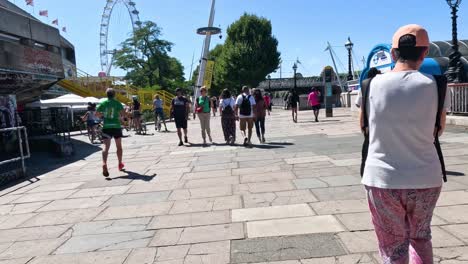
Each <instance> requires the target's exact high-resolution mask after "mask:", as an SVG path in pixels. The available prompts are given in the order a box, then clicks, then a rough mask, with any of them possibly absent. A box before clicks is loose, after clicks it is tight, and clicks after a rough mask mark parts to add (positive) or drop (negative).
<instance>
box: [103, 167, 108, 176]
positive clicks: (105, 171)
mask: <svg viewBox="0 0 468 264" xmlns="http://www.w3.org/2000/svg"><path fill="white" fill-rule="evenodd" d="M102 175H103V176H104V177H109V170H108V169H107V165H103V166H102Z"/></svg>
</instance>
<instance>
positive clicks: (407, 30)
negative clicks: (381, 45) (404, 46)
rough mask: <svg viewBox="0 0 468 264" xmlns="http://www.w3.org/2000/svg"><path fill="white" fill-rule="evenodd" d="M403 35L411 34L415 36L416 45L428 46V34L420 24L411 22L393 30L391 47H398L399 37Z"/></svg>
mask: <svg viewBox="0 0 468 264" xmlns="http://www.w3.org/2000/svg"><path fill="white" fill-rule="evenodd" d="M404 35H413V36H415V37H416V47H429V35H428V34H427V31H426V30H425V29H424V28H423V27H421V26H420V25H416V24H411V25H406V26H402V27H401V28H399V29H398V30H397V32H395V35H393V40H392V48H394V49H398V44H399V42H400V38H401V37H403V36H404Z"/></svg>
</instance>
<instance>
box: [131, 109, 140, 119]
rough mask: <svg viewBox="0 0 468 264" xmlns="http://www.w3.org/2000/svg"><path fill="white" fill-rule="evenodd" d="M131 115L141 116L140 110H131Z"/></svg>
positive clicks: (134, 116)
mask: <svg viewBox="0 0 468 264" xmlns="http://www.w3.org/2000/svg"><path fill="white" fill-rule="evenodd" d="M132 116H133V118H140V116H141V112H140V111H137V110H135V111H133V112H132Z"/></svg>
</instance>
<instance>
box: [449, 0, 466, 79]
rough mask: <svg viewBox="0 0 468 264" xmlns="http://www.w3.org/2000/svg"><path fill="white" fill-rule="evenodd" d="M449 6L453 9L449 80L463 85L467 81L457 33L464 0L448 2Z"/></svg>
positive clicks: (450, 0)
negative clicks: (459, 9)
mask: <svg viewBox="0 0 468 264" xmlns="http://www.w3.org/2000/svg"><path fill="white" fill-rule="evenodd" d="M446 1H447V4H448V5H449V6H450V8H451V9H452V50H453V51H452V53H451V54H450V56H449V58H450V61H449V67H448V70H447V72H446V73H445V74H446V75H447V79H448V81H449V82H451V83H461V82H464V81H465V71H464V69H463V64H462V62H461V56H462V55H461V53H460V51H459V50H458V36H457V35H458V33H457V18H458V16H457V12H458V7H459V6H460V4H461V1H462V0H446Z"/></svg>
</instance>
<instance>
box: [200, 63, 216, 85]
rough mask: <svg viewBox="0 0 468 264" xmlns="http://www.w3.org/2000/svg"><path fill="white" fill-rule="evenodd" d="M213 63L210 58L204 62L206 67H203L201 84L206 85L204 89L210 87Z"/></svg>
mask: <svg viewBox="0 0 468 264" xmlns="http://www.w3.org/2000/svg"><path fill="white" fill-rule="evenodd" d="M214 64H215V62H214V61H212V60H208V61H207V62H206V69H205V76H204V77H205V78H204V80H203V86H205V87H206V89H210V88H211V83H212V81H213V72H214Z"/></svg>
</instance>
